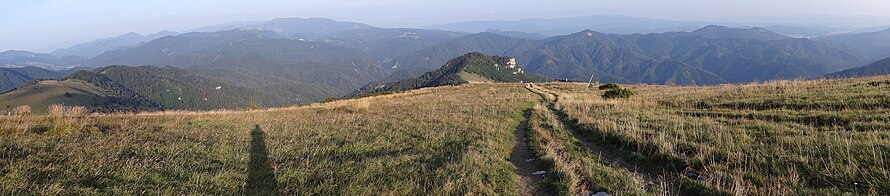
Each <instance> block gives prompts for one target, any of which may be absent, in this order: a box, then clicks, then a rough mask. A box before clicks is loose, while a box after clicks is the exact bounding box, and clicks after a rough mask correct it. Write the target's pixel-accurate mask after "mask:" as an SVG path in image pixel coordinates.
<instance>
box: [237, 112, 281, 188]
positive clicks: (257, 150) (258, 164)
mask: <svg viewBox="0 0 890 196" xmlns="http://www.w3.org/2000/svg"><path fill="white" fill-rule="evenodd" d="M250 138H251V140H250V163H249V165H248V168H247V185H246V187H245V190H246V193H247V195H281V193H280V192H279V191H278V181H277V180H276V179H275V171H274V170H273V169H272V166H271V164H269V150H267V149H266V133H264V132H263V130H262V129H260V125H256V127H255V128H254V129H253V131H251V132H250Z"/></svg>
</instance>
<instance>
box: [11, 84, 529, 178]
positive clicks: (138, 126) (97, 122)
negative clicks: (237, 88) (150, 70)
mask: <svg viewBox="0 0 890 196" xmlns="http://www.w3.org/2000/svg"><path fill="white" fill-rule="evenodd" d="M533 101H535V95H534V94H532V93H530V92H528V91H527V90H525V89H524V88H523V86H522V85H521V84H484V85H465V86H460V87H440V88H428V89H422V90H417V91H411V92H406V93H398V94H392V95H383V96H377V97H369V98H363V99H351V100H340V101H334V102H331V103H326V104H312V105H307V106H301V107H290V108H276V109H268V110H259V111H211V112H186V111H178V112H175V111H168V112H153V113H140V114H102V115H98V114H96V115H87V116H79V115H70V114H69V113H70V112H72V111H76V109H72V108H57V109H56V110H58V111H60V112H54V113H58V114H59V115H53V116H57V117H53V116H30V117H26V118H20V117H0V133H2V135H3V137H2V138H3V139H2V140H0V152H2V154H0V168H2V172H4V173H3V174H4V175H2V176H0V190H2V191H0V192H4V193H7V194H17V193H33V194H125V195H135V194H162V195H169V194H212V195H216V194H232V193H260V192H265V193H274V192H281V193H285V194H289V195H293V194H296V195H304V194H321V195H357V194H397V195H401V194H485V195H492V194H503V195H511V194H515V190H516V187H517V186H518V185H517V183H516V182H517V176H516V175H515V174H514V173H513V166H512V165H511V163H510V162H509V160H508V158H509V156H510V150H511V148H512V147H513V145H514V144H515V141H514V135H513V134H514V131H515V127H516V126H517V125H518V123H519V121H520V120H521V116H522V111H523V110H525V109H524V108H527V107H530V105H531V103H532V102H533ZM54 119H55V120H54ZM54 127H60V129H57V130H56V129H55V128H54ZM47 130H52V131H47ZM267 191H272V192H267Z"/></svg>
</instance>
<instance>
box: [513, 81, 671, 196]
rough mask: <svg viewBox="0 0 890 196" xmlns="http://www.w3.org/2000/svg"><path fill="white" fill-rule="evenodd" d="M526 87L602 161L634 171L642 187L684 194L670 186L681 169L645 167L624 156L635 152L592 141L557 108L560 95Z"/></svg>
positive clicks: (534, 87) (529, 86)
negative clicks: (669, 169)
mask: <svg viewBox="0 0 890 196" xmlns="http://www.w3.org/2000/svg"><path fill="white" fill-rule="evenodd" d="M526 88H527V89H528V90H529V91H531V92H533V93H536V94H538V95H539V96H541V101H542V103H544V104H545V106H547V109H548V111H547V112H550V113H551V114H553V116H555V117H556V118H557V121H558V122H559V125H560V126H561V128H563V130H567V131H568V132H569V133H570V134H571V135H572V136H573V137H575V139H576V140H577V141H579V142H580V143H581V145H583V146H584V147H586V148H587V149H589V150H590V151H591V152H593V153H594V154H597V155H599V160H600V162H601V163H603V164H605V165H607V166H610V167H613V168H616V169H624V170H627V171H630V172H631V173H633V174H634V175H635V176H636V177H638V178H639V179H642V180H643V183H642V184H641V187H646V188H647V189H649V188H654V187H657V188H659V189H660V190H661V195H677V194H682V193H680V191H679V190H678V189H677V188H676V187H670V186H668V184H669V181H670V179H668V178H670V177H671V175H677V174H672V173H678V171H679V170H677V169H676V168H673V170H674V171H673V172H671V171H665V170H659V169H654V168H648V167H643V166H640V165H638V164H635V163H633V162H631V161H627V160H625V158H623V157H627V156H628V155H632V154H634V153H633V152H630V151H626V150H621V149H618V148H610V147H607V146H603V145H599V144H596V143H594V142H591V141H590V140H589V139H588V138H587V137H586V136H585V135H583V134H581V133H579V132H578V130H577V129H575V128H574V127H573V126H570V125H569V124H570V123H569V122H570V121H568V120H567V119H566V117H565V115H564V114H563V113H562V112H561V111H560V110H559V109H558V108H556V102H557V101H559V96H558V95H557V94H555V93H552V92H549V91H547V90H545V89H542V88H539V87H536V86H535V85H533V84H528V85H526Z"/></svg>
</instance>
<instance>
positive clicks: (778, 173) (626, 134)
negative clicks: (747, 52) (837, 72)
mask: <svg viewBox="0 0 890 196" xmlns="http://www.w3.org/2000/svg"><path fill="white" fill-rule="evenodd" d="M545 87H546V89H548V90H551V91H553V92H556V94H557V95H559V101H558V103H557V106H558V108H560V110H561V111H562V112H565V113H566V114H567V116H568V118H569V119H570V121H573V122H574V125H575V126H577V127H579V128H580V129H581V130H582V131H584V132H585V134H586V135H587V136H589V138H588V139H592V140H594V141H597V142H604V143H608V144H611V145H612V146H614V147H616V148H622V149H626V150H632V151H634V152H636V153H639V154H640V155H643V156H639V157H636V159H638V160H636V161H638V162H641V163H649V164H651V165H674V166H679V169H680V170H679V171H675V174H674V175H676V176H684V177H686V176H690V174H691V175H692V176H693V178H699V179H700V180H701V182H702V183H704V184H705V185H707V186H708V187H711V188H716V189H719V190H723V191H727V192H730V193H734V194H743V195H745V194H767V195H772V194H791V193H813V194H839V193H841V192H853V193H860V194H862V193H869V194H875V193H881V192H887V191H888V190H890V187H888V184H890V176H888V169H890V165H888V164H887V161H886V160H890V153H888V152H890V132H888V130H890V120H888V119H890V110H888V109H887V108H890V98H888V97H890V76H879V77H870V78H861V79H847V80H820V81H801V82H786V81H780V82H771V83H766V84H760V85H740V86H729V85H727V86H718V87H668V86H645V85H642V86H641V85H637V86H630V89H632V90H634V91H636V92H638V94H637V95H635V96H633V97H631V98H630V99H627V100H622V99H618V100H604V99H602V98H600V95H601V94H602V93H603V92H602V91H599V90H584V88H585V85H583V84H549V85H545ZM684 167H685V169H684Z"/></svg>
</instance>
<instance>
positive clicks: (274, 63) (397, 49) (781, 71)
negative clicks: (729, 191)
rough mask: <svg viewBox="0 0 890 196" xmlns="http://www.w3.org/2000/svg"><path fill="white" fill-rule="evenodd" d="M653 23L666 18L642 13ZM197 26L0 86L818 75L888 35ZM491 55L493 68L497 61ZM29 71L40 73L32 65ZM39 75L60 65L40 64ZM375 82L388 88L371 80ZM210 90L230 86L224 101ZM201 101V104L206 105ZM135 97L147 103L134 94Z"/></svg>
mask: <svg viewBox="0 0 890 196" xmlns="http://www.w3.org/2000/svg"><path fill="white" fill-rule="evenodd" d="M605 19H609V18H608V17H607V18H605ZM578 20H586V21H594V20H593V19H589V18H588V19H584V18H578ZM621 20H623V19H620V18H619V19H615V20H613V21H611V22H614V21H621ZM628 20H631V19H628ZM530 21H534V20H530ZM569 21H570V20H569ZM654 22H665V21H648V22H647V21H642V22H640V23H641V24H649V23H654ZM590 24H597V23H596V22H595V21H594V22H593V23H590ZM655 27H656V26H653V28H655ZM687 27H691V26H687ZM541 28H543V27H541ZM566 28H567V29H570V28H573V27H566ZM684 28H686V27H684ZM201 29H203V30H206V31H209V32H187V33H182V34H178V33H174V32H161V33H158V34H153V35H149V36H141V35H138V34H127V35H123V36H119V37H114V38H107V39H102V40H97V41H94V42H88V43H84V44H79V45H77V46H73V47H70V48H66V49H60V50H57V51H55V52H53V54H56V55H53V54H39V53H32V52H27V51H6V52H2V53H0V64H2V65H3V67H25V66H32V67H31V68H27V69H29V70H30V71H22V70H11V69H5V70H2V71H3V72H2V73H3V74H4V78H0V84H3V86H2V87H3V88H5V89H4V91H6V90H10V89H13V88H16V87H20V86H21V85H24V84H25V83H27V81H28V80H34V79H59V78H62V76H63V75H65V74H71V73H75V72H76V73H79V74H80V75H84V73H86V72H93V73H96V74H98V75H101V76H102V77H106V78H108V81H114V83H115V84H118V85H117V86H123V87H124V88H125V89H127V90H128V91H130V92H133V93H134V94H137V95H139V96H136V97H134V96H123V95H118V94H114V93H111V94H109V95H114V96H115V97H127V99H132V100H143V101H146V102H150V103H152V104H155V106H157V107H143V106H145V105H146V104H137V105H139V106H138V107H136V106H133V107H130V105H127V104H118V105H119V106H121V107H117V109H112V110H126V108H156V109H216V108H230V109H234V108H241V107H246V105H249V104H250V103H251V102H255V103H257V104H258V105H261V106H264V107H266V106H269V107H271V106H282V105H288V104H297V103H308V102H313V101H319V100H322V99H325V98H327V97H342V96H356V95H359V94H369V93H379V92H389V91H399V90H405V89H412V88H418V87H425V86H436V85H442V84H454V82H453V81H470V80H467V78H474V80H479V79H480V78H487V79H485V80H491V79H493V78H492V76H490V75H484V74H482V75H480V74H479V73H473V72H468V71H465V70H466V69H464V68H460V69H458V70H461V71H458V72H448V71H445V70H443V68H445V67H460V66H454V65H453V64H454V63H453V62H452V61H453V60H454V58H455V57H463V58H469V57H466V54H474V55H481V56H485V55H495V56H499V57H496V58H507V57H512V58H515V60H516V64H518V65H522V69H523V71H524V72H525V73H531V74H535V75H540V76H541V77H543V78H545V79H544V80H546V79H568V80H579V81H587V80H588V79H590V78H591V77H592V78H593V79H594V80H596V81H600V82H618V83H652V84H671V85H715V84H723V83H745V82H755V81H766V80H777V79H798V78H815V77H821V76H824V75H827V74H832V73H835V72H838V71H842V70H847V69H851V68H856V67H859V66H862V65H865V64H867V63H869V62H873V61H874V59H883V58H887V57H888V56H890V53H886V52H883V51H887V50H886V49H884V48H885V47H887V48H890V41H884V40H885V39H884V38H885V37H886V35H885V34H886V33H887V32H888V31H879V32H871V33H855V34H839V35H833V36H825V37H817V38H799V37H793V36H787V35H783V34H780V33H776V32H774V31H771V30H769V29H767V28H759V27H746V28H732V27H726V26H717V25H708V26H704V27H701V28H689V29H690V30H686V31H671V32H660V33H646V34H639V33H634V34H611V33H603V32H600V31H594V30H583V31H574V32H571V33H568V34H563V35H556V36H550V37H545V36H543V35H547V34H544V33H536V32H523V31H517V30H512V29H506V28H485V29H476V30H478V31H485V32H480V33H463V31H461V32H458V31H447V30H431V29H413V28H380V27H374V26H370V25H366V24H361V23H353V22H341V21H334V20H330V19H322V18H286V19H276V20H271V21H265V22H244V23H231V24H226V25H219V26H213V27H206V28H201ZM863 40H877V41H873V42H868V43H867V42H866V41H863ZM884 53H886V54H884ZM58 55H68V56H62V57H59V56H58ZM82 56H86V57H82ZM90 56H91V57H90ZM471 56H472V55H471ZM87 57H89V58H87ZM474 58H475V57H474ZM493 58H494V57H493ZM490 62H498V63H496V64H503V62H500V60H492V61H490ZM121 65H123V66H121ZM442 65H446V66H442ZM448 65H451V66H448ZM134 66H138V67H134ZM37 67H41V68H47V69H50V70H36V68H37ZM470 67H473V66H470ZM97 68H98V69H97ZM863 69H864V68H863ZM471 70H472V69H471ZM496 70H497V69H496ZM41 71H42V72H47V73H56V74H49V75H47V74H43V75H41V74H38V73H40V72H41ZM78 71H80V72H78ZM452 71H453V70H452ZM116 73H121V74H116ZM446 73H447V74H446ZM462 73H463V74H462ZM467 73H473V74H475V75H480V76H479V77H475V76H474V75H468V74H467ZM486 73H487V72H486ZM869 73H872V72H869ZM471 76H472V77H471ZM137 77H138V78H137ZM454 78H459V79H457V80H452V79H454ZM57 81H58V83H53V82H44V83H53V85H55V86H65V85H81V84H84V83H83V82H82V81H86V80H82V79H78V78H77V77H74V78H70V76H69V78H67V79H61V80H57ZM71 81H81V82H71ZM97 81H98V80H97ZM102 81H105V80H102ZM491 81H501V80H498V79H494V80H491ZM520 81H524V80H520ZM529 81H532V80H529ZM534 81H538V80H534ZM457 83H460V82H457ZM87 84H89V82H87ZM35 85H43V84H42V83H40V82H38V83H36V84H35ZM214 85H216V86H220V85H222V86H230V87H231V88H225V89H231V90H233V91H205V90H206V89H207V88H208V87H207V86H214ZM381 85H384V86H386V87H384V88H379V89H378V88H377V86H381ZM87 86H89V85H87ZM92 86H97V87H96V88H94V89H104V88H105V87H107V86H103V85H98V84H92ZM159 86H161V87H159ZM172 87H176V88H180V89H189V90H188V92H196V93H197V94H193V95H190V94H187V93H186V94H183V96H184V97H183V98H182V99H184V100H182V101H180V100H179V98H180V97H179V96H176V97H175V98H176V99H175V100H174V99H173V97H169V96H171V94H169V93H156V92H157V91H158V89H156V88H164V90H167V89H173V88H172ZM90 88H93V87H90ZM38 89H39V88H38ZM357 89H358V91H357ZM31 90H34V88H31ZM97 92H100V91H97ZM101 92H105V91H101ZM109 92H112V91H109ZM113 92H117V91H113ZM164 92H166V91H164ZM212 92H226V93H239V94H240V95H237V96H229V97H227V95H223V94H213V93H212ZM16 93H19V94H21V92H16ZM93 94H95V95H105V94H108V93H93ZM204 98H208V101H209V102H203V99H204ZM69 99H70V98H69ZM92 99H97V98H95V96H94V98H92ZM214 101H222V102H227V103H222V102H214ZM131 102H133V101H128V102H126V103H131ZM137 102H138V103H143V102H142V101H136V102H133V103H137ZM210 102H212V103H210ZM148 105H151V104H148ZM121 108H124V109H121Z"/></svg>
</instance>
